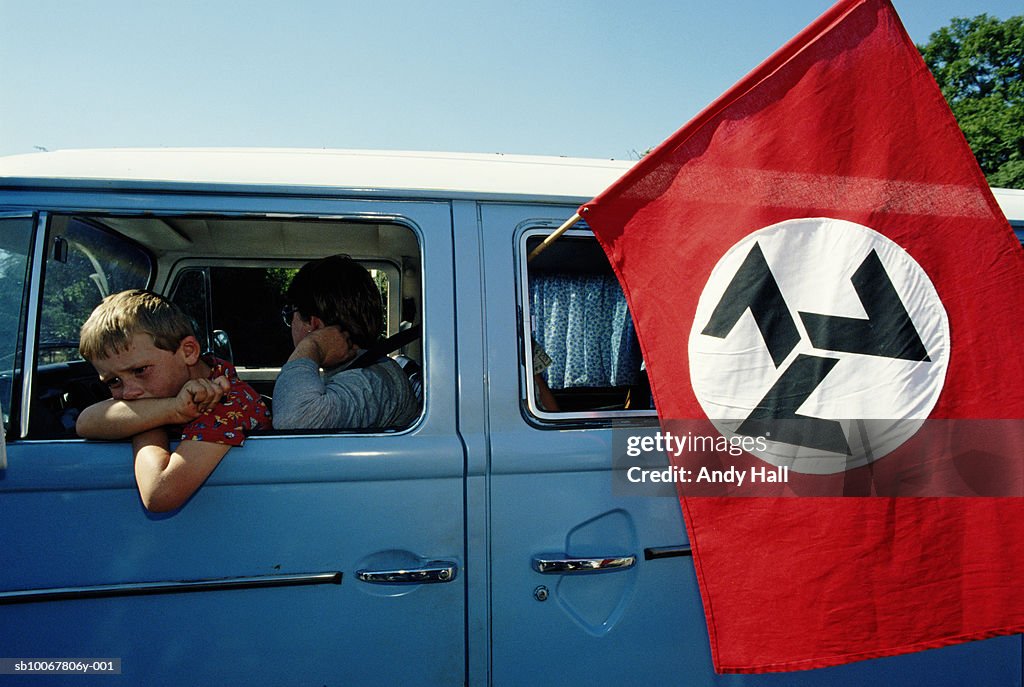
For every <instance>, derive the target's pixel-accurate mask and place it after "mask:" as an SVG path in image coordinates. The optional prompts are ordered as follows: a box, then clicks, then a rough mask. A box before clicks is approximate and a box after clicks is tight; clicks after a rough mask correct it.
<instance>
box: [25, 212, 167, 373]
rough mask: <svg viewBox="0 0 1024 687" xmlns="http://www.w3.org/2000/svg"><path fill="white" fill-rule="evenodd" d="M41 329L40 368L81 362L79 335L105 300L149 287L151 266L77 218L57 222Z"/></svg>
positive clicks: (135, 250)
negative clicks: (53, 364)
mask: <svg viewBox="0 0 1024 687" xmlns="http://www.w3.org/2000/svg"><path fill="white" fill-rule="evenodd" d="M50 235H51V237H52V245H51V251H50V254H49V255H48V256H47V260H46V271H45V277H44V286H43V309H42V315H41V318H40V326H39V364H40V365H45V364H48V363H58V362H66V361H69V360H81V356H80V355H79V354H78V333H79V330H80V329H81V327H82V323H84V322H85V320H86V318H88V317H89V313H91V312H92V310H93V308H95V307H96V306H97V305H98V304H99V302H100V301H101V300H103V298H105V297H106V296H108V295H110V294H112V293H117V292H118V291H124V290H126V289H143V288H146V286H147V284H148V283H149V277H150V272H151V269H152V262H151V260H150V257H149V255H148V254H147V253H146V252H145V251H144V250H142V249H141V248H139V247H138V246H137V245H135V244H134V243H131V242H129V241H126V240H125V239H123V238H121V237H119V236H117V235H115V234H112V233H109V232H107V231H105V230H103V229H101V228H99V227H98V226H96V225H93V224H91V223H89V222H88V221H86V220H82V219H79V218H75V217H70V218H67V217H56V218H54V219H53V223H52V227H51V232H50Z"/></svg>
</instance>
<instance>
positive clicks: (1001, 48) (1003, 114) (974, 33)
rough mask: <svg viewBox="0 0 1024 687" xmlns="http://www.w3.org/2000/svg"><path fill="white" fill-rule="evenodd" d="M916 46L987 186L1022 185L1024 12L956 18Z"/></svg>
mask: <svg viewBox="0 0 1024 687" xmlns="http://www.w3.org/2000/svg"><path fill="white" fill-rule="evenodd" d="M918 49H919V50H920V51H921V54H922V55H923V56H924V61H925V62H926V63H927V64H928V67H929V68H930V69H931V71H932V74H934V75H935V80H936V81H937V82H938V83H939V86H940V87H941V88H942V94H943V95H944V96H945V97H946V100H947V101H948V102H949V105H950V107H951V108H952V110H953V114H954V115H956V118H957V121H958V122H959V123H960V128H961V129H962V130H963V132H964V135H965V136H966V137H967V142H968V143H969V144H970V145H971V149H972V150H973V151H974V155H975V157H976V158H977V159H978V163H979V164H980V165H981V169H982V171H984V172H985V176H986V177H987V178H988V182H989V184H991V185H992V186H1006V187H1011V188H1024V78H1022V71H1024V16H1018V17H1010V18H1009V19H1006V20H1005V21H1000V20H999V19H996V18H994V17H990V16H988V15H986V14H982V15H979V16H977V17H974V18H973V19H965V18H954V19H953V20H952V21H951V22H950V24H949V26H946V27H943V28H941V29H939V30H938V31H936V32H935V33H933V34H932V35H931V36H930V38H929V39H928V43H926V44H925V45H923V46H918Z"/></svg>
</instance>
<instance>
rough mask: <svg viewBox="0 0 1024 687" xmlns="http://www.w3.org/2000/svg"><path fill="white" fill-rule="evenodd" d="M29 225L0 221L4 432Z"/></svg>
mask: <svg viewBox="0 0 1024 687" xmlns="http://www.w3.org/2000/svg"><path fill="white" fill-rule="evenodd" d="M32 224H33V220H32V218H30V217H16V218H0V410H2V413H3V426H4V428H5V429H6V428H8V427H9V426H10V415H11V401H12V398H13V392H14V378H15V374H16V373H17V371H18V369H19V365H18V363H19V358H20V355H19V354H20V351H21V346H20V345H19V344H20V341H19V334H20V332H21V330H22V329H23V327H22V321H23V319H24V313H25V295H26V294H25V283H26V280H27V276H26V275H27V274H28V256H29V247H30V244H31V241H32Z"/></svg>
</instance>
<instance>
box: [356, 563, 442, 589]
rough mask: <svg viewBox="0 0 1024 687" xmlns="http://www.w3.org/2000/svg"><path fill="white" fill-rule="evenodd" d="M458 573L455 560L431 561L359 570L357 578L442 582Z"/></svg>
mask: <svg viewBox="0 0 1024 687" xmlns="http://www.w3.org/2000/svg"><path fill="white" fill-rule="evenodd" d="M458 573H459V566H458V564H457V563H455V561H431V562H430V563H427V564H426V565H425V566H423V567H422V568H410V569H397V570H357V571H356V578H357V579H359V580H360V581H362V582H369V583H370V584H440V583H442V582H451V581H452V580H454V579H455V577H456V575H458Z"/></svg>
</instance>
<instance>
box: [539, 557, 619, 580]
mask: <svg viewBox="0 0 1024 687" xmlns="http://www.w3.org/2000/svg"><path fill="white" fill-rule="evenodd" d="M558 556H559V554H550V555H545V556H534V558H533V569H534V570H536V571H537V572H539V573H543V574H545V575H563V574H565V573H600V572H615V571H616V570H628V569H629V568H632V567H633V565H634V564H636V556H607V557H604V558H564V557H561V558H560V557H558Z"/></svg>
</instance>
